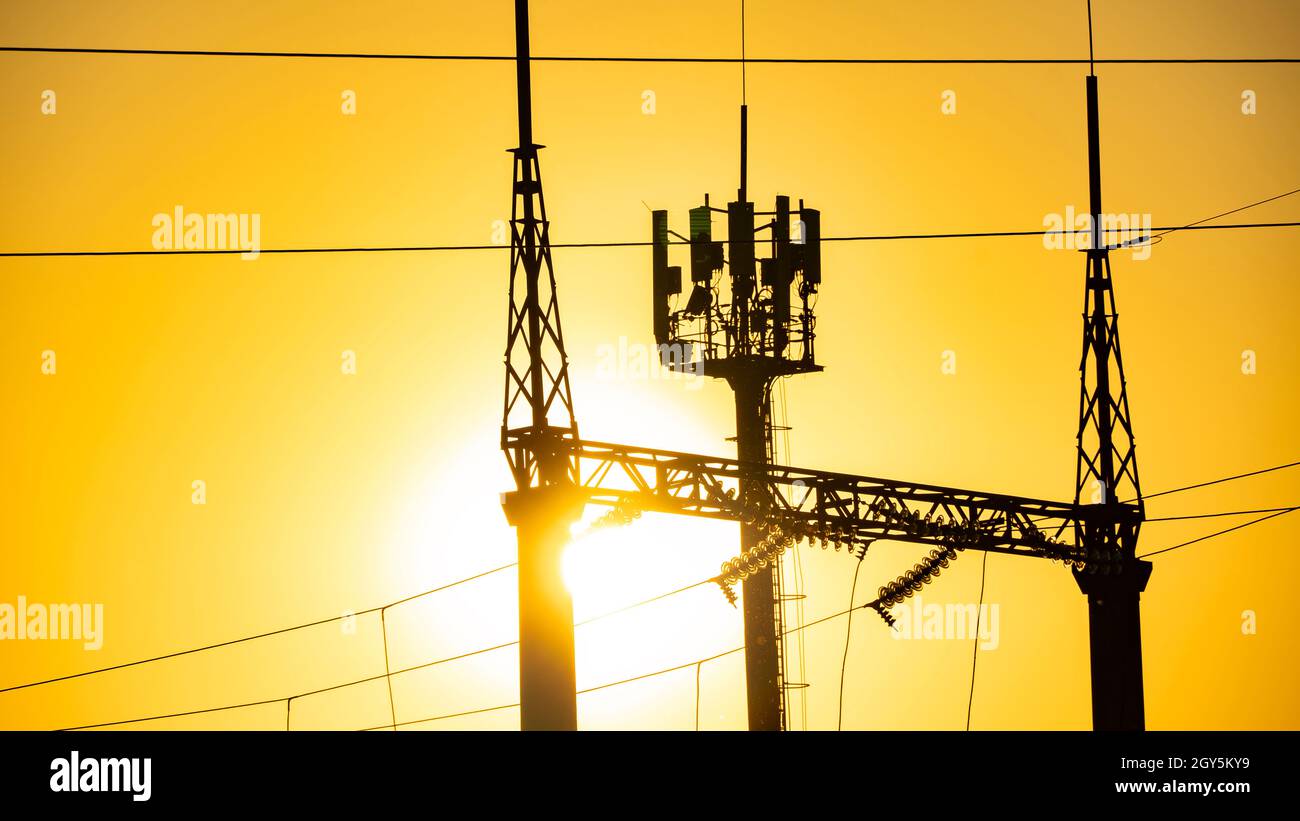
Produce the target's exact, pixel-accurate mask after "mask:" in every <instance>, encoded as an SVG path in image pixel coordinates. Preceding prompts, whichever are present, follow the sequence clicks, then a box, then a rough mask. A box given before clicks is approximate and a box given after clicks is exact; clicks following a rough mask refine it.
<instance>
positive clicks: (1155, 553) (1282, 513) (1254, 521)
mask: <svg viewBox="0 0 1300 821" xmlns="http://www.w3.org/2000/svg"><path fill="white" fill-rule="evenodd" d="M1295 509H1296V508H1293V507H1289V508H1287V509H1285V510H1281V511H1278V512H1277V513H1270V514H1269V515H1267V516H1261V517H1260V518H1258V519H1251V520H1250V521H1249V522H1243V523H1242V524H1239V525H1237V526H1235V527H1230V528H1227V529H1226V530H1220V531H1218V532H1215V533H1211V534H1209V535H1208V536H1201V537H1200V538H1198V539H1192V540H1191V541H1188V542H1183V543H1182V544H1176V545H1174V546H1173V547H1164V548H1161V549H1160V550H1153V551H1151V552H1150V553H1143V554H1142V555H1141V556H1138V558H1139V559H1145V558H1147V557H1148V556H1158V555H1159V554H1161V553H1168V552H1169V551H1171V550H1177V549H1178V548H1180V547H1187V546H1188V545H1193V544H1196V543H1197V542H1203V541H1205V540H1206V539H1213V538H1214V537H1215V536H1222V535H1223V534H1225V533H1231V532H1232V531H1234V530H1241V529H1242V528H1243V527H1250V526H1251V525H1257V524H1259V523H1260V522H1266V521H1268V520H1269V519H1273V518H1276V517H1278V516H1285V515H1286V514H1288V513H1290V512H1291V511H1293V510H1295Z"/></svg>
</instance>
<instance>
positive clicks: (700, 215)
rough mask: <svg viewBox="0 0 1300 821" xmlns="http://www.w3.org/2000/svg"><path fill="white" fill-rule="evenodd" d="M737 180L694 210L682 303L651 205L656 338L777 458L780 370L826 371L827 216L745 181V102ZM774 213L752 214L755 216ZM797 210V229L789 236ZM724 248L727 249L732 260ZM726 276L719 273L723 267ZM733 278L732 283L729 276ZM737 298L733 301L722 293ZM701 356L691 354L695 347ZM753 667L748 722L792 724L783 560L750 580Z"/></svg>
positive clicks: (754, 445) (753, 531) (741, 432)
mask: <svg viewBox="0 0 1300 821" xmlns="http://www.w3.org/2000/svg"><path fill="white" fill-rule="evenodd" d="M740 112H741V113H740V123H741V130H740V134H741V138H740V156H741V160H740V180H741V183H740V189H739V190H738V192H737V199H736V201H734V202H731V203H728V204H727V207H726V209H725V210H724V209H719V208H714V207H712V206H711V205H710V204H709V199H708V197H707V196H706V197H705V198H704V204H703V205H701V206H699V207H697V208H692V209H691V211H690V236H689V238H688V239H687V240H686V241H688V242H689V243H690V271H691V292H690V296H689V297H688V299H687V300H686V304H685V306H684V307H682V308H681V309H680V310H678V311H671V310H670V301H671V299H672V297H673V296H676V295H679V294H681V293H682V288H683V286H684V283H683V282H682V270H681V268H680V267H679V266H672V267H670V266H669V265H668V237H669V235H670V233H671V234H673V235H674V236H678V237H680V236H681V235H679V234H676V233H674V232H671V231H670V230H669V228H668V212H667V211H654V212H653V213H652V216H651V235H652V237H653V267H654V271H653V291H654V333H655V342H656V344H657V345H658V346H659V350H660V351H661V353H662V354H663V361H664V364H665V365H668V366H669V367H673V368H677V369H685V368H688V367H690V368H691V369H692V370H696V371H698V372H703V374H704V375H706V376H711V377H716V378H719V379H725V380H727V382H728V384H729V385H730V386H731V389H732V390H733V391H734V392H735V394H736V456H737V458H738V459H739V460H740V461H742V462H750V463H762V464H771V463H772V462H773V461H774V456H775V454H774V441H773V429H772V401H771V392H772V385H773V384H774V383H775V381H776V380H777V379H778V378H780V377H782V376H790V375H792V374H797V373H812V372H815V371H820V370H822V368H821V366H820V365H818V364H817V363H816V358H815V356H814V348H813V340H814V338H815V336H816V334H815V332H814V330H813V329H814V326H815V324H816V320H815V317H814V316H813V310H812V305H811V300H812V299H813V297H815V295H816V293H817V288H818V286H819V285H820V284H821V278H822V272H821V215H820V213H819V212H818V211H816V210H814V209H811V208H805V207H804V206H803V203H802V202H800V203H799V208H798V210H797V211H794V212H791V210H790V198H789V197H785V196H778V197H777V198H776V209H775V210H773V211H760V212H756V211H755V210H754V203H752V202H750V201H749V198H748V192H747V190H746V187H747V181H748V173H747V163H746V153H747V150H748V122H747V121H748V107H747V106H744V105H742V106H741V109H740ZM714 212H718V213H721V214H725V215H726V220H727V241H726V244H725V246H724V244H723V243H722V242H720V241H715V240H714V239H713V214H714ZM756 217H763V218H770V219H768V221H766V222H764V223H763V224H762V225H758V226H756V225H755V218H756ZM792 219H793V220H794V222H793V228H794V232H795V233H794V236H793V237H792V236H791V228H792ZM763 232H767V234H768V237H767V241H768V244H769V248H770V256H767V257H763V258H758V256H757V253H756V252H757V250H758V248H759V242H760V240H759V235H760V234H761V233H763ZM724 250H725V254H726V256H725V259H724ZM724 267H725V269H726V270H727V272H728V274H729V276H728V277H725V278H724V277H722V272H723V269H724ZM724 285H725V286H726V287H725V288H724V287H723V286H724ZM724 299H725V300H728V301H724ZM696 356H698V361H697V362H694V363H692V361H691V360H692V358H693V357H696ZM739 492H740V497H741V499H742V500H745V502H746V503H747V504H749V505H751V506H757V505H763V504H767V502H766V500H765V499H764V495H765V494H766V492H767V485H766V482H765V481H763V479H762V477H761V476H760V477H756V478H755V479H746V480H743V481H742V482H741V486H740V491H739ZM766 535H767V534H766V532H764V531H762V530H761V529H760V525H759V524H758V523H757V522H748V523H743V524H742V526H741V532H740V549H741V552H742V553H744V552H745V551H746V550H749V549H751V548H752V547H753V546H754V545H755V544H757V543H758V542H759V541H760V540H761V539H762V538H763V537H764V536H766ZM744 591H745V595H744V597H743V602H744V618H745V668H746V681H747V683H748V684H747V699H748V701H747V703H748V712H749V728H750V729H751V730H780V729H785V702H786V699H785V691H786V686H785V682H786V676H785V654H784V652H783V646H782V645H783V643H782V634H783V632H784V630H783V624H782V622H783V619H782V609H783V606H782V605H783V602H784V597H783V594H782V579H781V565H780V562H776V563H773V564H771V565H769V566H768V567H764V568H761V569H758V570H757V571H756V572H755V573H753V574H752V575H750V576H748V577H747V578H746V579H745V580H744Z"/></svg>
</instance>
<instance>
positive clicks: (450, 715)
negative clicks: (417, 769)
mask: <svg viewBox="0 0 1300 821" xmlns="http://www.w3.org/2000/svg"><path fill="white" fill-rule="evenodd" d="M518 706H519V702H515V703H514V704H499V705H497V706H496V707H484V708H482V709H479V710H465V711H464V712H461V713H447V714H446V715H440V716H430V717H429V718H417V719H415V720H413V721H398V722H396V723H394V724H380V725H379V726H378V727H366V728H365V729H363V730H361V732H369V731H371V730H396V729H397V728H398V727H409V726H411V725H412V724H426V723H428V722H430V721H442V720H443V719H446V718H460V717H462V716H474V715H478V714H480V713H495V712H496V711H498V710H509V709H510V708H512V707H518Z"/></svg>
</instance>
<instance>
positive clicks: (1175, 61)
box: [0, 46, 1300, 65]
mask: <svg viewBox="0 0 1300 821" xmlns="http://www.w3.org/2000/svg"><path fill="white" fill-rule="evenodd" d="M0 52H10V53H25V54H98V55H119V56H120V55H135V56H146V57H279V58H300V59H326V60H423V61H432V62H514V61H515V59H516V58H515V55H513V54H418V53H404V54H393V53H376V52H355V51H354V52H344V51H242V50H204V49H164V48H66V47H52V46H0ZM529 59H530V61H531V62H534V63H539V62H540V63H724V64H726V63H741V64H745V63H767V64H786V65H1089V64H1091V63H1100V64H1108V65H1161V64H1164V65H1191V64H1211V65H1213V64H1219V65H1231V64H1243V65H1255V64H1260V63H1281V64H1287V63H1300V57H1112V58H1109V59H1103V60H1092V59H1091V58H1088V57H748V56H743V57H690V56H683V57H654V56H637V55H579V54H562V55H545V56H542V55H532V56H531V57H530V58H529Z"/></svg>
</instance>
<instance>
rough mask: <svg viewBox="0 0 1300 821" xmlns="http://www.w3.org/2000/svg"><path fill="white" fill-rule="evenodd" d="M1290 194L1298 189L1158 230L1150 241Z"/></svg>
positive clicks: (1299, 191) (1297, 192)
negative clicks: (1180, 225)
mask: <svg viewBox="0 0 1300 821" xmlns="http://www.w3.org/2000/svg"><path fill="white" fill-rule="evenodd" d="M1292 194H1300V188H1294V189H1292V190H1290V191H1287V192H1286V193H1284V194H1278V195H1276V196H1273V197H1269V198H1268V199H1264V200H1260V201H1259V202H1252V203H1251V204H1250V205H1243V206H1241V207H1240V208H1234V209H1232V210H1231V211H1224V212H1223V213H1222V214H1215V215H1214V216H1212V217H1206V218H1205V219H1201V220H1197V221H1196V222H1189V223H1187V224H1186V225H1184V226H1183V227H1182V228H1168V229H1159V230H1160V233H1159V234H1156V235H1155V236H1153V237H1151V239H1158V238H1160V237H1163V236H1164V235H1165V234H1171V233H1173V232H1174V231H1186V230H1187V229H1189V228H1192V227H1195V226H1197V225H1200V224H1201V223H1205V222H1209V221H1210V220H1217V219H1218V218H1219V217H1226V216H1229V215H1231V214H1236V213H1239V212H1241V211H1245V210H1247V209H1249V208H1255V207H1257V206H1260V205H1264V204H1265V203H1269V202H1273V201H1275V200H1280V199H1282V198H1283V197H1289V196H1291V195H1292Z"/></svg>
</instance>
